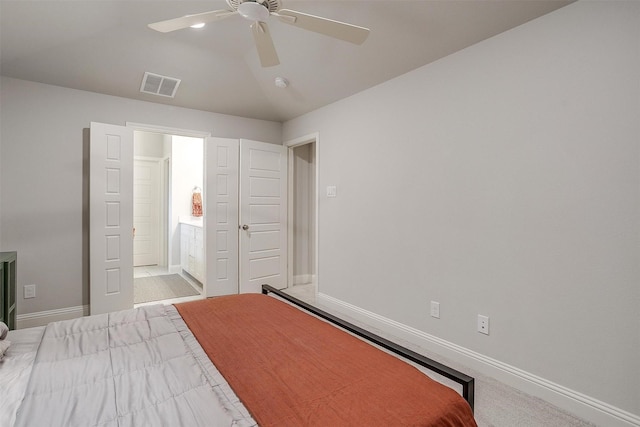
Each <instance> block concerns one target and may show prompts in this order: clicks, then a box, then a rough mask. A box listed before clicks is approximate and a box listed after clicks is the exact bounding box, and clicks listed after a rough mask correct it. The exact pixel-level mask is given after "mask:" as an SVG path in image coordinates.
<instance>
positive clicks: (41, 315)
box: [16, 305, 89, 329]
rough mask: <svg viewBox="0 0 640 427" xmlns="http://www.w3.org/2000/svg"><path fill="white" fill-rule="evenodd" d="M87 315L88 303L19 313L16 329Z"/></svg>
mask: <svg viewBox="0 0 640 427" xmlns="http://www.w3.org/2000/svg"><path fill="white" fill-rule="evenodd" d="M88 315H89V305H79V306H77V307H67V308H59V309H56V310H47V311H38V312H36V313H26V314H19V315H17V316H16V329H24V328H33V327H35V326H45V325H47V324H49V323H51V322H58V321H60V320H69V319H76V318H78V317H83V316H88Z"/></svg>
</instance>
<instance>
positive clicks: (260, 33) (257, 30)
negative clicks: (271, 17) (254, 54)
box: [251, 21, 280, 67]
mask: <svg viewBox="0 0 640 427" xmlns="http://www.w3.org/2000/svg"><path fill="white" fill-rule="evenodd" d="M251 32H252V33H253V40H254V41H255V42H256V48H257V49H258V56H259V57H260V63H261V64H262V66H263V67H273V66H274V65H278V64H280V60H279V59H278V53H277V52H276V48H275V47H274V46H273V39H272V38H271V33H270V32H269V27H268V26H267V24H266V23H265V22H258V21H256V22H254V23H253V24H251Z"/></svg>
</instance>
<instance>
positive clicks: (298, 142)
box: [283, 132, 320, 294]
mask: <svg viewBox="0 0 640 427" xmlns="http://www.w3.org/2000/svg"><path fill="white" fill-rule="evenodd" d="M312 143H315V147H314V148H315V150H314V156H315V161H316V167H315V195H314V197H315V218H314V222H315V224H314V233H315V239H314V240H315V242H314V243H315V244H314V246H315V247H314V248H313V249H314V258H315V266H316V275H315V276H316V277H315V285H316V289H315V292H316V294H318V293H319V292H320V251H319V250H318V249H319V247H320V244H319V242H320V233H319V231H320V230H319V223H320V221H319V215H318V213H319V208H320V204H319V201H320V200H319V198H320V197H319V196H320V191H319V190H320V133H319V132H314V133H311V134H308V135H303V136H300V137H298V138H294V139H292V140H289V141H285V142H284V143H283V145H284V146H285V147H287V153H288V158H289V165H288V170H287V175H288V179H287V192H288V197H287V204H288V207H287V215H288V220H287V226H288V232H287V233H288V236H287V239H288V244H287V252H288V254H287V288H290V287H292V286H293V247H294V246H293V236H294V234H293V221H292V219H293V209H294V206H293V203H294V201H295V199H294V197H293V196H294V193H293V191H294V190H293V182H294V179H295V177H294V167H293V161H294V156H293V149H294V148H296V147H300V146H302V145H307V144H312Z"/></svg>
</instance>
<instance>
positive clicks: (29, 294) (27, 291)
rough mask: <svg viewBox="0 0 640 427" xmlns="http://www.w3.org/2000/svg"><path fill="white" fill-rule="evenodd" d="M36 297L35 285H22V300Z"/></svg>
mask: <svg viewBox="0 0 640 427" xmlns="http://www.w3.org/2000/svg"><path fill="white" fill-rule="evenodd" d="M35 297H36V285H24V299H27V298H35Z"/></svg>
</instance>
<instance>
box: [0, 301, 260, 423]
mask: <svg viewBox="0 0 640 427" xmlns="http://www.w3.org/2000/svg"><path fill="white" fill-rule="evenodd" d="M41 333H42V339H41V341H40V343H39V345H38V348H37V350H36V351H35V352H34V351H33V346H32V347H31V351H23V352H21V354H15V355H9V358H8V360H5V361H3V366H2V368H1V369H0V372H7V373H9V372H16V371H15V370H14V369H5V367H9V366H8V365H4V364H5V363H6V362H7V361H8V362H9V363H10V364H18V363H20V362H19V359H20V358H23V359H25V361H26V360H28V359H32V363H28V362H27V363H26V364H27V365H29V367H26V366H23V370H22V372H23V374H22V375H21V376H20V378H19V381H18V382H19V383H20V384H19V387H17V388H16V390H18V388H24V396H23V397H22V399H21V400H22V403H21V404H20V406H19V408H17V410H16V411H15V415H14V416H15V425H16V426H34V425H52V426H83V427H85V426H96V425H100V426H159V425H173V426H211V425H215V426H241V427H244V426H246V427H249V426H255V425H256V423H255V421H254V420H253V419H252V418H251V417H250V415H249V414H248V412H247V411H246V409H244V406H243V405H242V403H241V402H240V401H239V400H238V399H237V397H236V396H235V394H234V393H233V391H232V390H231V389H230V388H229V386H228V384H227V383H226V381H225V380H224V378H223V377H222V376H221V375H220V373H219V372H218V371H217V370H216V368H215V367H214V366H213V364H212V363H211V362H210V361H209V359H208V358H207V356H206V355H205V354H204V353H203V352H202V348H201V347H200V346H199V345H197V341H196V340H195V338H194V337H193V335H192V334H191V332H190V331H189V329H188V328H187V327H186V325H185V324H184V322H183V321H182V319H181V318H180V315H179V314H177V312H176V310H175V308H174V307H173V306H163V305H155V306H148V307H141V308H138V309H133V310H126V311H122V312H116V313H109V314H104V315H97V316H89V317H83V318H79V319H74V320H69V321H63V322H56V323H51V324H49V325H48V326H46V327H45V328H43V330H42V331H41ZM12 347H13V346H12ZM29 369H30V373H29V372H28V371H29ZM7 375H8V374H7ZM26 377H28V379H27V378H26ZM25 383H26V385H25ZM14 385H17V383H14ZM3 400H4V399H3ZM13 400H14V401H15V399H13ZM7 409H8V411H6V414H7V415H3V417H4V418H3V419H4V420H8V422H11V421H12V418H13V416H12V414H11V411H12V410H13V408H7ZM3 425H5V424H3ZM6 425H11V424H6Z"/></svg>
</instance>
